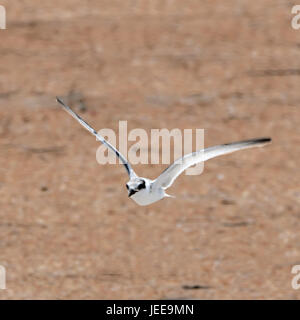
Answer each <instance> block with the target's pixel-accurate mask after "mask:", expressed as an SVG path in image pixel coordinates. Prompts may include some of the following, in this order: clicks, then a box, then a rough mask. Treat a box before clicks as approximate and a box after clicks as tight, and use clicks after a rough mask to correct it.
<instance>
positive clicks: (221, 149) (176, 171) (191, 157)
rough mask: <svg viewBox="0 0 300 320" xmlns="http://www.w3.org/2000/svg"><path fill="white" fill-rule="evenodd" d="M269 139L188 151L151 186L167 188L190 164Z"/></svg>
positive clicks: (263, 143) (258, 144)
mask: <svg viewBox="0 0 300 320" xmlns="http://www.w3.org/2000/svg"><path fill="white" fill-rule="evenodd" d="M270 141H271V139H270V138H257V139H251V140H245V141H239V142H233V143H228V144H222V145H219V146H215V147H210V148H206V149H203V150H200V151H196V152H193V153H189V154H187V155H185V156H183V157H182V158H179V159H177V160H176V161H175V162H174V163H173V164H171V165H170V166H169V167H168V168H167V169H166V170H164V171H163V172H162V174H161V175H160V176H159V177H158V178H157V179H156V180H155V181H154V183H153V186H154V187H162V188H164V189H167V188H169V187H170V186H171V185H172V184H173V182H174V181H175V179H176V178H177V177H178V176H179V175H180V174H181V173H182V172H183V171H184V170H186V169H187V168H189V167H190V166H193V165H195V164H197V163H199V162H202V161H206V160H209V159H211V158H215V157H218V156H221V155H223V154H228V153H231V152H234V151H238V150H242V149H247V148H252V147H261V146H263V145H265V144H266V143H268V142H270Z"/></svg>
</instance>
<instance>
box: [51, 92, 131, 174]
mask: <svg viewBox="0 0 300 320" xmlns="http://www.w3.org/2000/svg"><path fill="white" fill-rule="evenodd" d="M56 100H57V102H59V103H60V104H61V105H62V107H63V108H64V109H65V110H66V111H67V112H68V113H69V114H70V115H71V116H72V117H73V118H75V119H76V120H77V121H78V122H79V123H80V124H81V125H82V126H83V127H85V128H86V129H87V130H88V131H89V132H90V133H91V134H93V135H94V136H95V137H96V139H97V140H99V141H101V142H102V143H103V144H105V145H106V146H107V147H108V148H110V149H111V150H112V151H113V152H115V153H116V155H117V157H118V158H119V159H121V161H122V163H123V164H124V166H125V169H126V170H127V172H128V174H129V177H130V178H132V177H135V176H136V173H135V172H134V171H133V169H132V167H131V165H130V164H129V162H128V161H127V159H126V158H125V157H124V156H123V155H122V154H121V153H120V152H119V151H118V150H117V149H116V148H115V147H114V146H112V145H111V144H110V143H109V142H108V141H106V140H105V139H104V138H103V137H102V136H101V135H100V134H99V133H98V132H97V131H96V130H94V129H93V128H92V127H91V126H90V125H89V124H87V123H86V122H85V121H84V120H83V119H82V118H81V117H80V116H79V115H78V114H76V113H75V112H74V111H73V110H72V109H71V108H70V107H68V106H67V105H66V104H65V103H64V102H63V101H62V100H61V99H59V98H58V97H56Z"/></svg>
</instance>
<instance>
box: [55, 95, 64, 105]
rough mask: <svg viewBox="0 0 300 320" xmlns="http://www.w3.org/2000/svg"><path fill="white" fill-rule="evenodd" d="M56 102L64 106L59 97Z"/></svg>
mask: <svg viewBox="0 0 300 320" xmlns="http://www.w3.org/2000/svg"><path fill="white" fill-rule="evenodd" d="M56 101H57V102H58V103H60V104H61V105H63V106H64V105H65V104H64V102H63V101H62V100H61V99H60V98H59V97H56Z"/></svg>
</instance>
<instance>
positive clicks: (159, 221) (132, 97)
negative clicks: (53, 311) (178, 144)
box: [0, 0, 300, 299]
mask: <svg viewBox="0 0 300 320" xmlns="http://www.w3.org/2000/svg"><path fill="white" fill-rule="evenodd" d="M1 4H3V5H5V6H6V9H7V30H0V39H1V41H0V56H1V62H0V150H1V155H0V264H1V265H3V266H4V267H5V268H6V272H7V284H6V285H7V289H6V290H0V299H30V298H31V299H112V298H116V299H165V298H170V299H172V298H194V299H239V298H240V299H271V298H279V299H298V298H299V296H300V291H296V290H293V289H292V287H291V280H292V277H293V275H292V274H291V268H292V266H293V265H295V264H300V241H299V228H300V211H299V204H300V188H299V178H300V172H299V158H300V148H299V145H300V125H299V116H300V109H299V106H300V90H299V87H300V86H299V75H300V64H299V63H300V30H299V31H296V30H293V29H292V28H291V24H290V21H291V18H292V15H291V7H292V5H293V3H292V2H290V1H279V0H277V1H274V0H273V1H267V0H265V1H251V2H250V1H233V0H230V1H226V2H225V1H196V0H194V1H192V0H190V1H181V0H169V1H158V0H155V1H151V2H150V1H142V0H136V1H129V0H128V1H124V0H122V1H121V0H119V1H108V0H106V1H104V0H103V1H99V0H97V1H96V0H91V1H79V0H78V1H77V0H72V1H71V0H65V1H63V2H62V1H58V0H53V1H51V2H47V3H46V2H45V1H42V0H24V1H14V2H12V1H8V0H4V1H2V2H1ZM56 95H60V96H63V97H66V98H68V97H69V99H68V101H69V103H70V104H71V105H72V107H73V108H74V109H75V110H76V111H77V112H78V113H80V114H81V115H82V116H83V117H84V118H86V120H88V122H90V123H91V124H93V126H94V127H95V128H96V129H97V130H99V129H101V128H112V129H114V130H116V131H117V129H118V121H119V120H127V121H128V129H129V130H130V129H133V128H144V129H145V130H146V131H147V132H150V130H151V129H152V128H168V129H172V128H180V129H186V128H191V129H196V128H204V129H205V145H206V146H209V145H216V144H220V143H224V142H230V141H235V140H241V139H247V138H252V137H259V136H271V137H272V138H273V143H272V145H270V146H268V147H266V148H263V149H255V150H254V149H253V150H247V151H244V152H240V153H236V154H232V155H229V156H226V157H221V158H217V159H214V160H211V161H209V162H207V163H206V165H205V170H204V173H203V174H202V175H201V176H186V175H182V176H181V177H180V178H179V179H178V180H177V181H176V183H175V184H174V185H173V186H172V188H171V189H169V193H171V194H174V195H176V198H175V199H165V200H163V201H160V202H158V203H156V204H154V205H151V206H148V207H138V206H137V205H136V204H135V203H134V202H133V201H131V200H129V199H128V198H127V192H126V189H125V183H126V181H127V176H126V173H125V171H124V169H123V167H122V166H114V165H99V164H98V163H97V162H96V151H97V148H98V146H99V144H98V143H97V142H96V141H95V139H94V138H93V137H92V136H90V135H89V133H88V132H86V131H85V130H84V129H82V128H81V127H80V126H79V125H78V124H77V123H76V122H75V121H74V120H73V119H72V118H71V117H70V116H69V115H67V114H66V113H65V112H63V111H62V110H61V109H60V108H59V107H58V105H57V104H56V102H55V96H56ZM83 107H84V108H83ZM165 167H166V166H165V165H137V166H136V167H135V168H136V171H137V172H138V173H139V174H140V175H142V176H146V177H149V178H155V177H156V176H157V175H158V174H159V173H160V172H161V171H162V170H163V169H164V168H165Z"/></svg>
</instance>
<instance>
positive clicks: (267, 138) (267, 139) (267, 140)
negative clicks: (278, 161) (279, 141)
mask: <svg viewBox="0 0 300 320" xmlns="http://www.w3.org/2000/svg"><path fill="white" fill-rule="evenodd" d="M256 141H257V142H259V143H269V142H271V141H272V138H269V137H266V138H258V139H257V140H256Z"/></svg>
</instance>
